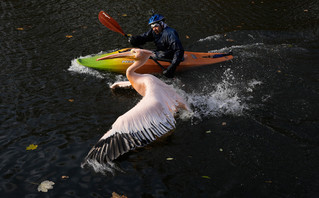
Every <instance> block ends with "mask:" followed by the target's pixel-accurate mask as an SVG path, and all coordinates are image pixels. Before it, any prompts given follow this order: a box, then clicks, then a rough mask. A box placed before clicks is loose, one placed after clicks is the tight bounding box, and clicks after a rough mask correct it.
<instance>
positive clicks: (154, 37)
mask: <svg viewBox="0 0 319 198" xmlns="http://www.w3.org/2000/svg"><path fill="white" fill-rule="evenodd" d="M164 20H165V18H164V16H162V15H160V14H153V15H152V17H151V18H150V19H149V22H148V24H149V25H150V26H151V29H150V30H149V31H147V32H145V33H144V34H141V35H138V36H132V37H130V38H129V42H130V43H131V44H132V45H133V46H136V47H137V46H141V45H144V44H145V43H146V42H151V41H154V43H155V46H156V51H155V55H156V57H154V58H155V59H170V60H171V64H170V66H169V67H168V68H167V69H165V70H164V71H163V74H164V75H165V76H166V77H168V78H173V77H174V73H175V70H176V67H177V66H178V65H179V64H180V62H181V61H183V59H184V48H183V46H182V43H181V41H180V40H179V36H178V34H177V32H176V30H174V29H173V28H171V27H168V26H167V24H166V23H164Z"/></svg>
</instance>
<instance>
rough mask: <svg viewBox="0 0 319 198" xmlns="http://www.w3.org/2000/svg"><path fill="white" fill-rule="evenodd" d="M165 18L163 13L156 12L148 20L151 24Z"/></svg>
mask: <svg viewBox="0 0 319 198" xmlns="http://www.w3.org/2000/svg"><path fill="white" fill-rule="evenodd" d="M164 19H165V18H164V16H163V15H160V14H154V15H153V16H151V18H150V19H149V20H148V24H149V25H151V24H153V23H158V22H160V21H163V20H164Z"/></svg>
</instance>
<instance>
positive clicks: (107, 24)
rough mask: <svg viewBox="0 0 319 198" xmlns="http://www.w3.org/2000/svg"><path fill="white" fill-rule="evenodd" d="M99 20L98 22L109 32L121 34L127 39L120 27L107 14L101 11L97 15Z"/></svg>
mask: <svg viewBox="0 0 319 198" xmlns="http://www.w3.org/2000/svg"><path fill="white" fill-rule="evenodd" d="M99 20H100V22H101V23H102V24H103V25H104V26H105V27H107V28H109V29H110V30H112V31H114V32H118V33H120V34H122V35H123V36H125V37H128V36H127V34H125V33H124V31H123V30H122V28H121V26H120V25H119V24H118V23H117V22H116V21H115V20H114V19H113V18H112V17H111V16H110V15H108V14H106V13H105V12H104V11H101V12H100V13H99Z"/></svg>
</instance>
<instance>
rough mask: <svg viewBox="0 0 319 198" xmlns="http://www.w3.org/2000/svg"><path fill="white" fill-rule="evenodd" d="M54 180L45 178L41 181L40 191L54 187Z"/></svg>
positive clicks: (46, 190)
mask: <svg viewBox="0 0 319 198" xmlns="http://www.w3.org/2000/svg"><path fill="white" fill-rule="evenodd" d="M53 185H54V182H52V181H48V180H45V181H43V182H41V184H40V185H39V186H38V191H39V192H48V190H50V189H53Z"/></svg>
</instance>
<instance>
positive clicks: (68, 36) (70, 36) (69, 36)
mask: <svg viewBox="0 0 319 198" xmlns="http://www.w3.org/2000/svg"><path fill="white" fill-rule="evenodd" d="M65 37H66V38H72V37H73V36H72V35H66V36H65Z"/></svg>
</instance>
